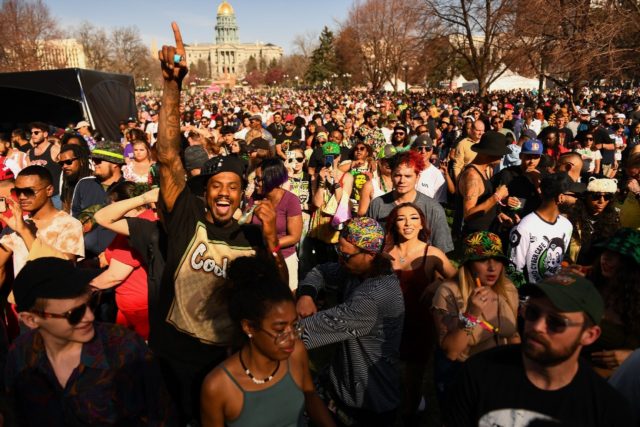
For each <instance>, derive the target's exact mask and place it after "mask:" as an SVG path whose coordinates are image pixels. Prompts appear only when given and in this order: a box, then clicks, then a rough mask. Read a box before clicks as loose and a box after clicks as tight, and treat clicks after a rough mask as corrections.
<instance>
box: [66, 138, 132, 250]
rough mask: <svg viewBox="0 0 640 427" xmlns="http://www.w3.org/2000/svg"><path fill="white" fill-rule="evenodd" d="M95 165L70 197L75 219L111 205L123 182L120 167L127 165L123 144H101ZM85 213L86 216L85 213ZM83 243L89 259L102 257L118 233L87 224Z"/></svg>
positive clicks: (97, 147) (79, 182)
mask: <svg viewBox="0 0 640 427" xmlns="http://www.w3.org/2000/svg"><path fill="white" fill-rule="evenodd" d="M91 161H92V162H93V165H94V172H93V176H87V177H84V178H81V179H80V180H78V182H77V184H76V186H75V188H74V190H73V196H72V198H71V215H73V216H74V217H75V218H82V217H87V215H86V213H87V212H88V211H91V209H92V207H95V206H96V205H100V206H104V205H107V204H109V202H110V199H109V194H110V193H111V191H112V190H113V189H114V187H115V186H116V185H118V184H119V183H121V182H123V181H124V178H123V177H122V171H121V167H122V166H123V165H124V163H125V161H124V154H123V150H122V145H121V144H119V143H117V142H111V141H99V142H98V143H97V144H96V147H95V149H94V150H93V151H92V152H91ZM83 213H84V214H83ZM86 225H87V227H86V229H85V232H86V234H85V236H84V244H85V248H86V251H87V256H86V258H87V259H91V258H94V257H97V256H98V255H100V254H101V253H102V252H104V250H105V249H106V248H107V246H109V244H110V243H111V242H112V241H113V239H114V238H115V233H114V232H112V231H109V230H107V229H106V228H104V227H102V226H100V225H98V226H95V228H92V227H90V225H89V224H88V223H87V224H86Z"/></svg>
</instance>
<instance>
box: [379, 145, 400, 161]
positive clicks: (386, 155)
mask: <svg viewBox="0 0 640 427" xmlns="http://www.w3.org/2000/svg"><path fill="white" fill-rule="evenodd" d="M397 152H398V150H396V147H394V146H393V145H391V144H387V145H385V146H384V147H382V148H381V149H379V150H378V154H377V155H376V158H377V159H378V160H385V159H390V158H392V157H393V156H395V155H396V153H397Z"/></svg>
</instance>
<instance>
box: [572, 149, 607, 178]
mask: <svg viewBox="0 0 640 427" xmlns="http://www.w3.org/2000/svg"><path fill="white" fill-rule="evenodd" d="M576 153H578V154H580V155H581V156H582V172H587V173H591V172H593V171H594V169H595V168H596V161H597V160H602V154H601V153H600V150H592V149H591V148H580V149H578V150H576Z"/></svg>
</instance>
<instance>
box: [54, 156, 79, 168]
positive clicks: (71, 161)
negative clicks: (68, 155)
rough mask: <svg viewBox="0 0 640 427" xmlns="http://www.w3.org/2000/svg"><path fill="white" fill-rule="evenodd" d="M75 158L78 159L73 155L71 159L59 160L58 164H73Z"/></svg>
mask: <svg viewBox="0 0 640 427" xmlns="http://www.w3.org/2000/svg"><path fill="white" fill-rule="evenodd" d="M76 160H78V158H77V157H74V158H73V159H67V160H59V161H58V164H59V165H60V166H65V165H66V166H71V165H72V164H73V162H75V161H76Z"/></svg>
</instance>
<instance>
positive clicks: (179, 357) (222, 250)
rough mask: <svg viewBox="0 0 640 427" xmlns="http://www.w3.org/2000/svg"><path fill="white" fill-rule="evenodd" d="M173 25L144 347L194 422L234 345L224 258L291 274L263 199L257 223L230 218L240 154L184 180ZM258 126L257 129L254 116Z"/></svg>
mask: <svg viewBox="0 0 640 427" xmlns="http://www.w3.org/2000/svg"><path fill="white" fill-rule="evenodd" d="M172 28H173V33H174V37H175V42H176V47H173V46H163V47H162V50H161V51H160V52H159V59H160V64H161V69H162V75H163V79H164V90H163V95H162V105H163V107H162V109H161V110H160V120H159V128H158V142H157V144H156V147H157V150H158V163H159V165H160V168H159V172H160V198H159V201H158V210H159V213H160V218H161V219H162V222H163V225H164V226H165V229H166V233H167V242H168V243H167V254H166V265H165V268H164V273H163V276H162V279H161V282H160V290H159V295H160V298H159V301H158V307H156V308H155V310H150V312H151V311H153V312H155V313H156V314H157V315H155V316H153V317H150V318H149V326H150V334H149V345H150V346H151V348H152V350H153V351H154V352H155V354H157V355H158V358H159V359H160V362H161V365H162V368H163V371H164V374H165V379H166V380H167V381H168V383H169V390H170V391H171V393H172V396H173V398H174V399H175V401H176V402H177V403H178V406H179V410H180V418H181V421H182V424H187V423H193V425H195V422H194V421H195V420H197V419H198V418H199V402H200V386H201V384H202V380H203V378H204V376H205V375H206V374H207V373H208V372H210V371H211V369H213V367H215V366H216V365H217V364H218V363H220V362H221V361H223V360H224V359H226V357H227V354H228V350H229V346H230V345H231V343H232V338H233V332H234V328H233V325H232V322H231V320H230V318H229V315H228V311H227V304H226V302H225V299H224V298H223V292H222V290H223V289H224V288H223V285H224V284H225V282H226V275H227V268H228V266H229V264H230V263H231V261H233V260H234V259H236V258H238V257H241V256H252V255H255V254H256V253H258V252H262V253H265V255H266V256H268V257H269V258H270V259H272V260H273V261H274V266H273V268H277V270H278V272H279V274H280V276H281V277H282V279H283V280H284V281H285V283H288V276H287V266H286V264H285V262H284V259H283V257H282V254H281V253H280V245H279V242H278V237H277V231H276V219H275V218H276V213H275V208H274V207H273V205H272V204H271V202H269V201H268V200H261V201H260V202H259V203H256V205H255V206H256V208H255V210H253V215H255V216H256V217H257V218H258V219H260V221H261V223H262V227H260V226H257V225H253V224H239V223H238V221H237V220H236V219H234V214H236V212H237V211H238V209H239V207H240V202H241V201H242V199H243V196H244V192H245V189H246V185H247V182H246V167H245V164H244V163H243V162H242V160H241V159H240V158H239V157H236V156H226V157H214V158H212V159H210V160H209V161H207V162H206V163H205V164H204V165H203V167H202V170H201V172H200V175H198V176H195V177H192V178H191V179H190V180H189V182H188V183H187V182H186V180H185V170H184V166H183V164H182V161H181V159H180V145H181V144H180V128H179V125H180V110H179V104H180V91H181V87H182V80H183V79H184V77H185V76H186V74H187V72H188V70H187V59H186V54H185V48H184V44H183V42H182V36H181V34H180V30H179V28H178V25H177V24H175V23H173V24H172ZM254 121H255V120H254ZM252 126H254V125H252ZM255 126H257V128H259V129H261V125H260V122H259V121H258V123H257V124H255ZM265 132H266V131H265ZM266 133H268V132H266ZM260 140H262V141H264V142H263V144H266V146H267V147H268V146H269V142H268V141H266V140H264V139H262V138H260ZM187 184H188V185H187ZM203 199H204V203H203ZM150 308H151V307H150Z"/></svg>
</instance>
